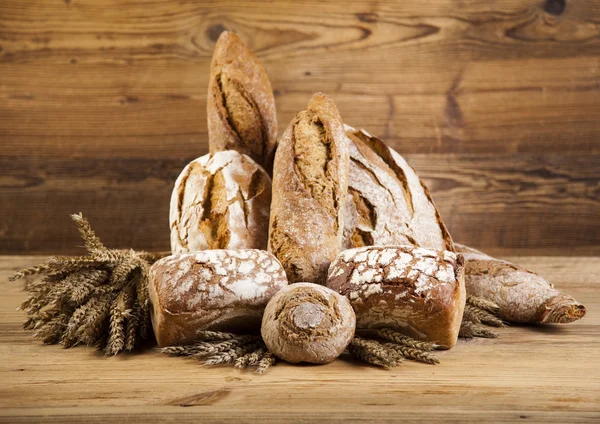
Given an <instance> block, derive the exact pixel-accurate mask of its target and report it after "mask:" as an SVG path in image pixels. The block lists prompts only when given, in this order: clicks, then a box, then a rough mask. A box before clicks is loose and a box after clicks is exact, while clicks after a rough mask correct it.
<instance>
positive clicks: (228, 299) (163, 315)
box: [148, 249, 287, 346]
mask: <svg viewBox="0 0 600 424" xmlns="http://www.w3.org/2000/svg"><path fill="white" fill-rule="evenodd" d="M286 285H287V279H286V277H285V271H284V270H283V268H282V267H281V264H280V263H279V262H278V261H277V259H276V258H275V257H273V255H271V254H269V253H268V252H266V251H264V250H255V249H241V250H204V251H202V252H194V253H186V254H183V255H172V256H167V257H166V258H162V259H160V260H159V261H158V262H156V263H155V264H154V265H152V267H151V268H150V281H149V286H148V291H149V294H150V302H151V317H152V326H153V328H154V334H155V336H156V340H157V341H158V345H159V346H170V345H180V344H189V343H193V342H194V341H195V340H196V335H197V332H198V331H201V330H220V331H228V332H231V331H233V332H258V330H259V328H260V324H261V319H262V315H263V311H264V309H265V306H266V305H267V302H268V301H269V299H270V298H271V296H273V295H274V294H275V293H277V292H278V291H279V290H281V289H282V288H283V287H285V286H286Z"/></svg>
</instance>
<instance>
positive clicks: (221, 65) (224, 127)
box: [207, 31, 277, 173]
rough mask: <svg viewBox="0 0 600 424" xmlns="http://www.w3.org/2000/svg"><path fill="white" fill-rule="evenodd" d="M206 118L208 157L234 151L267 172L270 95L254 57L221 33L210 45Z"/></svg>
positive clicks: (271, 139) (272, 128)
mask: <svg viewBox="0 0 600 424" xmlns="http://www.w3.org/2000/svg"><path fill="white" fill-rule="evenodd" d="M207 115H208V144H209V149H210V152H211V153H215V152H219V151H223V150H237V151H239V152H240V153H243V154H246V155H248V156H250V157H251V158H252V159H254V160H255V161H256V162H257V163H259V164H260V165H261V166H263V167H264V168H265V170H267V172H268V173H271V170H272V166H273V156H274V154H275V148H276V146H277V117H276V114H275V98H274V97H273V90H272V88H271V83H270V82H269V78H268V77H267V73H266V72H265V70H264V68H263V66H262V64H261V63H260V61H259V60H258V58H257V57H256V56H255V55H254V54H253V53H252V52H251V51H250V50H249V49H248V48H247V47H246V46H245V45H244V43H243V42H242V41H241V40H240V38H239V37H238V36H237V35H236V34H234V33H231V32H227V31H224V32H223V33H222V34H221V35H220V37H219V39H218V40H217V44H216V46H215V51H214V53H213V57H212V62H211V67H210V80H209V85H208V102H207Z"/></svg>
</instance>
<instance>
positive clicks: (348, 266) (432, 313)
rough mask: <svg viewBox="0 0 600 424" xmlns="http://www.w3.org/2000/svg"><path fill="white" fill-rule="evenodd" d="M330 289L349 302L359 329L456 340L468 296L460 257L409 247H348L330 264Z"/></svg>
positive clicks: (445, 344) (451, 343)
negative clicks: (381, 329) (392, 329)
mask: <svg viewBox="0 0 600 424" xmlns="http://www.w3.org/2000/svg"><path fill="white" fill-rule="evenodd" d="M327 287H329V288H331V289H332V290H334V291H336V292H338V293H340V294H342V295H344V296H346V297H347V298H348V299H349V300H350V303H351V304H352V307H353V308H354V312H355V313H356V326H357V328H384V327H385V328H394V329H396V330H398V331H400V332H402V333H404V334H406V335H408V336H410V337H413V338H417V339H422V340H429V341H432V342H434V343H436V344H438V345H439V346H440V347H443V348H451V347H452V346H454V344H456V340H457V338H458V331H459V329H460V323H461V321H462V314H463V310H464V306H465V300H466V294H465V284H464V271H463V258H462V256H461V255H457V254H455V253H454V252H450V251H447V250H446V251H436V250H431V249H423V248H412V247H410V246H368V247H361V248H354V249H348V250H345V251H343V252H342V253H340V254H339V255H338V257H337V258H336V259H335V261H334V262H333V263H332V264H331V267H330V268H329V273H328V279H327Z"/></svg>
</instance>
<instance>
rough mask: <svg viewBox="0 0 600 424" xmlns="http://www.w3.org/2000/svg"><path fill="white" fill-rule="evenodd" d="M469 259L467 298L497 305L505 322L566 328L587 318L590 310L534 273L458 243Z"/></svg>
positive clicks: (467, 262) (467, 264)
mask: <svg viewBox="0 0 600 424" xmlns="http://www.w3.org/2000/svg"><path fill="white" fill-rule="evenodd" d="M456 249H457V251H459V252H460V253H462V255H463V256H464V257H465V283H466V287H467V294H469V295H473V296H478V297H481V298H483V299H486V300H489V301H492V302H494V303H495V304H496V305H498V307H499V308H500V311H499V313H500V315H501V316H502V318H503V319H505V320H506V321H510V322H517V323H525V322H528V323H536V324H553V323H556V324H562V323H568V322H573V321H577V320H578V319H581V318H583V316H584V315H585V313H586V308H585V306H583V305H582V304H580V303H579V302H577V301H576V300H575V299H574V298H573V297H571V296H569V295H566V294H564V293H561V292H559V291H558V290H555V289H554V286H553V285H552V284H550V283H549V282H548V281H546V280H545V279H543V278H542V277H540V276H539V275H537V274H536V273H534V272H531V271H529V270H528V269H525V268H523V267H522V266H519V265H515V264H512V263H510V262H507V261H503V260H500V259H495V258H492V257H491V256H488V255H486V254H485V253H483V252H480V251H478V250H475V249H473V248H471V247H467V246H463V245H462V244H458V243H456Z"/></svg>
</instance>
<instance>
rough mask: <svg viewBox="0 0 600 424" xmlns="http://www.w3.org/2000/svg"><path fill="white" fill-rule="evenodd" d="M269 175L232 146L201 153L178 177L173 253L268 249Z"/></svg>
mask: <svg viewBox="0 0 600 424" xmlns="http://www.w3.org/2000/svg"><path fill="white" fill-rule="evenodd" d="M270 204H271V179H270V178H269V176H268V175H267V173H266V172H265V171H264V170H263V169H262V168H261V167H260V166H259V165H258V164H256V163H255V162H254V161H253V160H252V159H250V158H249V157H248V156H246V155H242V154H239V153H237V152H234V151H231V150H230V151H224V152H217V153H215V154H212V155H205V156H202V157H200V158H198V159H196V160H194V161H192V162H191V163H190V164H189V165H187V166H186V167H185V168H184V170H183V171H182V172H181V174H180V175H179V178H177V181H176V183H175V187H174V189H173V194H172V196H171V210H170V215H169V221H170V225H171V250H172V252H173V253H185V252H193V251H197V250H205V249H266V248H267V239H268V231H269V210H270Z"/></svg>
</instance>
